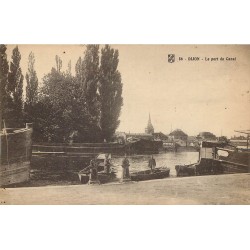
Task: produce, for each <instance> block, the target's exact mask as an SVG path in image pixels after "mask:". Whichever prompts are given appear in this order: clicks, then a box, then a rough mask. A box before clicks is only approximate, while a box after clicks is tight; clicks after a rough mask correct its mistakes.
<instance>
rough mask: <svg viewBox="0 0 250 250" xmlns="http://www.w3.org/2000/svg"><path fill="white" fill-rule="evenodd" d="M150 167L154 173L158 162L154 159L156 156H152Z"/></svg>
mask: <svg viewBox="0 0 250 250" xmlns="http://www.w3.org/2000/svg"><path fill="white" fill-rule="evenodd" d="M148 167H149V168H150V169H151V172H153V170H154V169H155V167H156V161H155V159H154V156H153V155H152V156H151V158H150V159H149V161H148Z"/></svg>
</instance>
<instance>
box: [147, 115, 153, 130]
mask: <svg viewBox="0 0 250 250" xmlns="http://www.w3.org/2000/svg"><path fill="white" fill-rule="evenodd" d="M145 133H146V134H153V133H154V127H153V125H152V122H151V117H150V114H149V117H148V126H147V127H146V128H145Z"/></svg>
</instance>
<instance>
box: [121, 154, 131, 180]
mask: <svg viewBox="0 0 250 250" xmlns="http://www.w3.org/2000/svg"><path fill="white" fill-rule="evenodd" d="M129 166H130V164H129V160H128V158H127V155H125V157H124V159H123V160H122V179H130V174H129Z"/></svg>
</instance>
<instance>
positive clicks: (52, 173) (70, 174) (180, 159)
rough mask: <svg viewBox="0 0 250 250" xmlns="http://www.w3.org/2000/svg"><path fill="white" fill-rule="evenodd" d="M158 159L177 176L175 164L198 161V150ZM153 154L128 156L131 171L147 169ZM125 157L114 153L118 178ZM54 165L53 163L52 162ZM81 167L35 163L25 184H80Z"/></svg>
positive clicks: (157, 161)
mask: <svg viewBox="0 0 250 250" xmlns="http://www.w3.org/2000/svg"><path fill="white" fill-rule="evenodd" d="M153 156H154V158H155V160H156V167H168V168H170V177H175V176H176V171H175V165H179V164H190V163H195V162H197V161H198V157H199V153H198V152H166V153H159V154H154V155H153ZM150 157H151V155H134V156H128V159H129V162H130V172H136V171H141V170H146V169H149V168H148V160H149V159H150ZM122 160H123V157H116V156H114V155H112V164H113V167H114V169H115V170H116V176H117V179H120V178H121V174H122V167H121V164H122ZM52 165H53V164H52ZM78 172H79V169H62V167H61V164H59V165H58V164H57V166H50V168H43V167H41V166H40V167H38V164H33V165H32V169H31V174H30V182H29V183H26V184H25V185H24V186H32V187H35V186H50V185H78V184H80V181H79V177H78V174H77V173H78Z"/></svg>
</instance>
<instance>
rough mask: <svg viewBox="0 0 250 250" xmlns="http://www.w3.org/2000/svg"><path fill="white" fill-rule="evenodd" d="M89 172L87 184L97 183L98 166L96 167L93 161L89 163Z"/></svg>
mask: <svg viewBox="0 0 250 250" xmlns="http://www.w3.org/2000/svg"><path fill="white" fill-rule="evenodd" d="M89 170H90V176H89V183H90V184H91V183H95V182H99V180H98V166H97V163H96V161H95V159H93V160H91V161H90V165H89Z"/></svg>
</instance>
